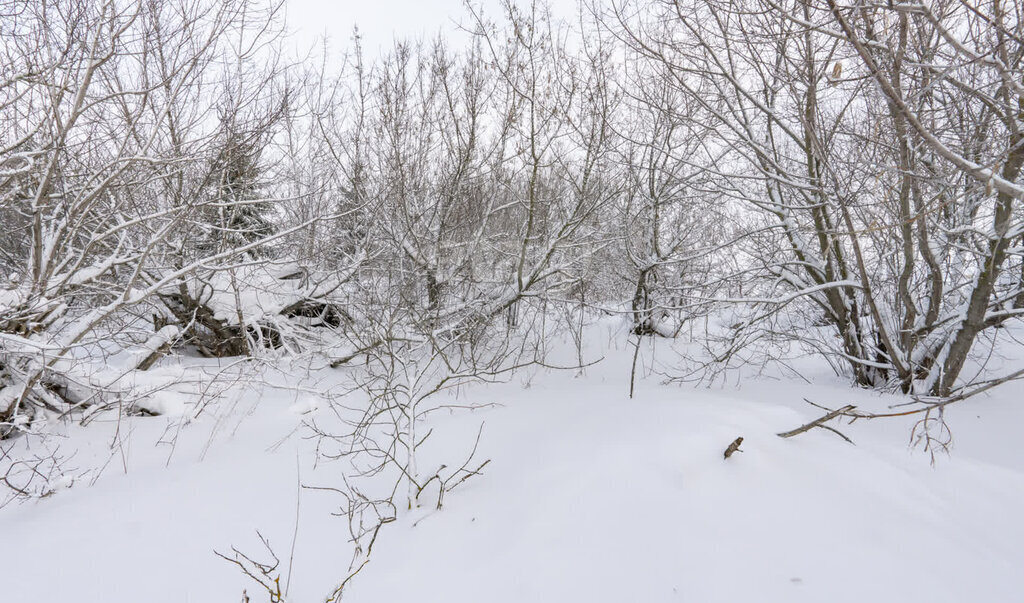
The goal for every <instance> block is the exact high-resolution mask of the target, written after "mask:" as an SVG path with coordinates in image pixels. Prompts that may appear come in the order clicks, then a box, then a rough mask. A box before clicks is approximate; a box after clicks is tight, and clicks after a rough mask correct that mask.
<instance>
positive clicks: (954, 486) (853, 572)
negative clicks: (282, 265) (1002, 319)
mask: <svg viewBox="0 0 1024 603" xmlns="http://www.w3.org/2000/svg"><path fill="white" fill-rule="evenodd" d="M592 335H593V336H592V342H593V343H594V346H593V347H592V348H591V349H590V351H589V356H590V357H591V358H597V357H603V360H602V361H601V362H599V363H597V364H595V365H593V366H590V367H588V368H587V369H586V370H585V371H583V372H574V371H548V370H535V371H531V372H530V373H529V374H525V373H523V374H519V375H517V376H516V377H514V378H513V379H512V380H511V381H510V382H508V383H501V384H491V385H476V386H471V387H467V388H464V389H462V390H461V391H459V392H458V397H459V401H460V403H463V404H496V405H497V406H494V407H486V408H482V409H478V410H474V411H454V412H441V413H437V414H435V415H434V416H433V418H432V419H431V420H430V423H431V427H434V428H435V429H436V430H437V433H438V435H435V436H433V437H434V438H436V442H437V443H438V444H437V445H436V446H435V447H434V449H432V450H431V452H430V455H433V458H427V459H425V460H424V465H426V466H431V465H430V463H431V462H435V461H436V462H446V461H447V462H459V461H461V458H462V456H463V455H464V453H465V451H466V450H467V448H468V447H471V446H472V443H473V440H474V438H475V435H476V433H477V430H478V428H479V426H480V425H481V423H483V424H484V429H483V437H482V439H481V442H480V450H479V452H478V458H480V459H491V463H490V464H489V465H488V466H487V467H486V469H485V471H484V475H482V476H479V477H474V478H472V479H469V480H467V481H466V482H465V483H464V484H463V485H462V486H461V487H460V488H459V489H458V490H456V491H455V492H453V493H451V494H450V495H449V497H448V498H447V499H446V504H445V507H444V508H443V509H442V510H440V511H436V510H433V509H432V508H430V506H429V505H426V506H425V507H424V508H421V509H414V510H412V511H409V512H402V513H400V514H399V517H398V520H397V521H396V522H394V523H391V524H389V525H386V526H384V528H383V529H382V530H381V532H380V536H379V538H378V540H377V542H376V543H375V545H374V550H373V553H372V556H371V560H370V562H369V564H368V565H366V566H365V567H364V568H363V570H362V571H361V572H360V573H359V574H358V575H357V576H356V577H355V578H354V579H353V580H352V582H351V583H350V585H349V586H348V587H347V588H346V591H345V595H344V598H343V600H344V601H351V602H357V603H360V602H366V603H377V602H382V601H411V600H413V601H427V602H429V601H445V602H450V603H459V602H467V603H469V602H473V603H476V602H480V601H487V602H509V603H512V602H524V601H552V602H566V601H586V602H588V603H599V602H616V603H618V602H626V601H640V602H657V601H696V602H701V601H769V602H770V601H787V602H788V601H814V602H821V601H829V602H836V601H857V602H866V601H900V602H914V601H921V602H928V603H936V602H940V601H949V602H966V601H986V602H999V601H1006V602H1010V601H1021V600H1024V598H1022V597H1024V594H1022V593H1024V570H1022V568H1024V546H1022V545H1021V543H1022V542H1024V514H1022V513H1021V508H1022V503H1024V444H1022V441H1021V438H1020V436H1019V430H1020V427H1021V426H1022V425H1024V406H1022V405H1021V404H1020V390H1019V386H1017V385H1016V384H1010V385H1007V386H1004V387H1002V388H1001V389H997V390H995V391H994V392H993V393H992V394H991V395H989V396H987V397H980V398H978V399H972V400H969V401H966V402H964V403H962V404H960V405H953V406H951V407H950V408H949V410H948V412H947V418H948V420H949V424H950V427H951V428H952V430H953V436H954V448H953V450H952V454H951V455H949V456H946V455H940V456H938V457H937V458H936V462H935V464H934V465H932V464H931V462H930V461H931V459H930V456H929V455H928V454H926V453H923V452H921V451H920V450H915V449H911V448H909V447H908V442H909V440H910V433H911V427H912V425H913V424H914V422H915V420H916V419H915V418H913V417H907V418H897V419H887V420H876V421H870V422H869V421H858V422H856V423H854V424H853V425H848V426H844V427H843V428H842V429H843V431H844V433H845V434H846V435H848V436H850V437H851V438H852V439H853V440H854V442H856V445H850V444H848V443H846V442H845V441H843V440H842V439H840V438H839V437H838V436H836V435H834V434H831V433H828V432H826V431H824V430H820V429H817V430H812V431H810V432H808V433H805V434H802V435H799V436H797V437H795V438H792V439H786V440H784V439H781V438H779V437H777V436H776V435H775V434H776V433H777V432H780V431H785V430H788V429H792V428H794V427H797V426H798V425H800V424H802V423H805V422H807V421H809V420H811V419H813V418H816V417H817V416H819V415H820V414H821V412H820V411H819V410H818V409H815V408H813V407H811V406H810V405H808V404H806V403H805V402H804V401H803V399H804V398H808V399H810V400H812V401H815V402H817V403H820V404H823V405H827V406H831V407H836V406H841V405H844V404H857V405H858V406H860V407H862V408H866V409H875V410H881V409H885V408H887V407H888V406H889V405H891V404H895V403H899V402H901V401H902V400H901V399H899V398H896V397H887V396H880V395H878V394H875V393H872V392H867V391H859V390H854V389H851V388H850V387H848V385H847V384H846V383H844V381H843V380H842V379H839V378H837V377H834V376H833V375H831V373H829V372H828V371H827V368H825V367H823V366H813V365H808V366H806V367H801V372H802V374H803V375H804V377H806V378H807V380H808V381H809V382H808V381H804V380H801V379H797V378H794V377H788V378H772V377H771V375H770V371H769V372H768V373H769V374H768V375H762V376H760V377H757V378H755V377H753V376H751V377H749V378H743V379H739V380H738V381H739V384H738V385H735V383H736V380H731V381H730V385H728V386H722V387H716V388H714V389H694V388H691V387H687V386H677V385H665V384H662V383H661V381H662V378H661V377H659V376H658V375H657V374H645V375H644V378H642V379H640V380H639V382H638V386H637V392H636V395H635V397H634V398H633V399H629V397H628V383H629V369H630V362H631V359H632V348H631V347H630V346H627V345H626V344H625V343H624V341H625V336H624V334H623V332H622V331H621V330H617V329H616V328H615V325H614V324H613V323H610V322H606V323H602V324H601V325H599V326H597V327H595V328H594V329H593V333H592ZM566 345H567V344H566ZM656 345H657V346H658V350H657V353H656V354H655V355H654V358H656V359H657V360H658V361H660V362H662V363H670V362H671V360H672V353H671V351H670V350H669V349H668V347H667V343H665V341H664V340H659V341H658V342H657V343H656ZM651 357H652V351H651V348H650V347H649V346H645V348H644V353H643V354H642V356H641V360H642V362H641V364H642V365H644V366H649V365H650V364H651ZM179 362H183V361H181V360H175V359H167V360H165V361H163V363H162V364H161V365H160V367H159V369H158V370H164V371H170V370H178V367H177V366H176V363H179ZM204 362H205V363H206V365H207V368H206V369H205V371H206V372H209V371H210V370H211V365H210V361H204ZM186 364H187V362H186ZM189 370H191V371H194V372H196V373H197V374H205V373H204V370H203V369H201V368H198V367H192V368H190V369H189ZM341 373H342V371H333V372H332V371H330V370H329V369H328V370H325V371H322V372H317V371H313V372H311V373H308V374H305V373H304V374H302V375H301V376H296V377H295V382H298V381H299V380H300V377H301V384H302V388H300V389H294V388H291V387H289V386H290V385H293V384H294V383H293V382H292V381H290V380H289V379H288V378H285V377H283V376H282V375H280V374H276V373H275V374H274V375H273V376H272V377H271V379H272V382H275V383H276V384H277V385H279V386H280V387H270V388H253V387H248V386H247V387H242V386H241V385H239V386H233V387H230V388H227V389H225V390H224V391H223V392H221V393H220V394H219V396H218V398H217V400H216V401H215V402H214V403H211V404H210V406H209V407H207V408H206V409H205V410H204V411H203V412H202V413H201V414H200V415H199V417H198V418H196V419H194V420H191V421H188V422H183V421H182V419H181V417H180V416H161V417H131V418H124V419H122V420H121V421H120V422H117V421H114V420H113V419H111V420H109V421H104V420H101V419H98V420H96V421H94V422H93V423H92V424H90V425H88V426H87V427H77V426H75V427H69V428H68V429H67V436H66V437H65V438H62V439H61V440H60V441H59V442H55V444H59V445H60V448H61V451H62V453H64V454H70V453H71V452H72V451H76V454H75V456H74V457H73V458H72V459H71V461H69V462H68V464H67V466H68V469H69V470H68V473H69V475H72V474H74V472H73V471H71V470H70V468H71V467H75V466H77V467H80V469H81V470H80V472H79V473H80V474H85V473H86V471H87V470H88V469H89V468H92V467H95V466H97V465H100V464H103V463H106V468H105V470H104V472H103V474H102V476H100V477H99V479H97V480H96V482H95V483H94V484H92V485H89V481H90V480H89V476H88V475H82V476H81V477H80V479H79V480H78V481H77V482H75V483H74V484H72V485H71V486H70V487H68V488H65V489H61V490H59V491H57V492H55V493H54V494H53V495H51V496H48V497H46V498H44V499H41V500H38V501H34V502H30V503H26V504H20V505H19V504H13V505H9V506H7V507H5V508H3V509H0V534H2V535H3V540H2V545H0V567H2V568H3V572H2V573H3V576H4V587H3V590H2V591H0V592H2V595H0V601H4V602H7V601H11V602H58V601H74V602H75V603H87V602H97V603H99V602H102V603H128V602H131V603H137V602H142V601H145V602H163V601H167V602H177V603H180V602H211V603H212V602H237V601H240V600H241V599H242V592H243V589H246V590H247V592H248V594H249V596H250V598H251V600H252V601H254V602H255V601H265V600H267V596H266V593H262V592H260V591H259V589H258V587H256V586H255V585H254V584H253V583H251V582H249V581H248V580H247V579H246V578H245V577H244V576H243V575H242V574H241V573H240V572H239V570H238V569H237V568H236V567H234V566H232V565H231V564H229V563H227V562H226V561H224V560H222V559H220V558H218V557H217V556H215V554H214V551H215V550H216V551H220V552H222V553H226V554H229V555H230V552H231V547H232V546H235V547H237V548H238V549H239V550H242V551H244V552H246V553H249V554H251V555H252V556H254V557H257V558H264V557H267V555H266V554H265V553H264V551H263V550H262V548H261V546H262V545H260V541H259V539H258V537H257V535H256V530H259V531H260V533H261V534H263V536H265V537H266V538H267V539H268V540H269V542H270V543H271V545H272V546H273V549H274V551H275V552H276V553H277V554H278V556H279V557H280V558H281V565H280V574H281V583H282V586H287V587H288V600H289V601H296V602H298V601H322V600H323V597H324V596H325V595H326V594H328V593H329V592H330V591H331V590H332V589H333V588H334V587H335V586H336V585H337V583H338V582H339V581H340V580H341V579H343V578H344V577H345V576H346V575H347V574H348V571H349V570H348V565H349V561H350V558H351V549H350V545H349V543H348V531H347V526H346V522H345V520H344V519H343V518H338V517H334V516H332V515H331V512H332V511H336V510H337V503H338V499H337V496H336V495H332V494H331V493H329V492H324V491H317V490H310V489H300V488H298V484H299V483H300V482H301V483H303V484H307V485H314V486H337V485H340V483H339V482H340V478H339V476H340V474H341V473H342V472H343V471H344V468H343V466H342V465H341V462H340V461H339V462H335V463H325V462H319V463H317V462H315V461H316V457H315V455H314V454H313V448H314V446H315V441H314V440H311V439H309V438H307V437H305V436H307V435H308V431H307V430H305V429H303V428H302V427H301V423H302V422H303V421H304V420H310V419H311V418H317V420H318V421H321V420H322V421H324V422H329V421H330V420H331V416H332V415H333V413H331V412H330V410H329V408H327V404H326V400H327V399H328V398H330V397H332V396H334V395H335V393H336V392H337V391H340V389H337V388H339V385H338V384H339V383H340V379H341V376H340V374H341ZM239 383H241V381H240V382H239ZM345 403H346V404H354V403H355V402H354V401H346V402H345ZM171 406H173V405H171ZM179 410H180V412H184V413H187V412H188V411H189V410H190V409H187V408H184V409H179ZM192 410H194V409H192ZM179 414H180V413H179ZM737 436H742V437H743V438H744V442H743V446H742V450H743V452H742V453H738V454H735V455H733V456H732V457H731V458H729V459H728V460H725V459H723V458H722V457H723V451H724V450H725V448H726V447H727V446H728V445H729V443H730V442H732V441H733V440H734V439H735V438H736V437H737ZM113 441H120V442H123V445H120V446H115V447H114V448H113V452H111V446H110V444H111V442H113ZM35 445H36V446H37V447H38V446H39V444H38V443H36V444H35ZM293 549H294V553H292V550H293ZM289 568H290V570H289Z"/></svg>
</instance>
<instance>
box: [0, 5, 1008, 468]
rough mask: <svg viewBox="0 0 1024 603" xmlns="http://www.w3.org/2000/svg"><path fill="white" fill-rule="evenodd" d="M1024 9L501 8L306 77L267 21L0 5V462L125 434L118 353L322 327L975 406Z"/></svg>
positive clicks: (384, 347)
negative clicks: (572, 14)
mask: <svg viewBox="0 0 1024 603" xmlns="http://www.w3.org/2000/svg"><path fill="white" fill-rule="evenodd" d="M1021 10H1022V9H1021V7H1020V6H1019V5H1018V4H1014V3H1009V4H1007V3H1005V2H1002V1H1000V0H993V1H992V2H984V3H981V4H978V3H972V2H966V1H962V0H934V1H930V2H924V3H918V2H895V3H889V4H885V5H879V4H876V3H867V2H860V1H853V2H847V3H839V2H837V1H835V0H790V1H780V0H728V1H726V0H676V1H667V0H621V1H618V2H608V3H604V4H600V3H598V4H594V5H592V6H589V7H586V8H585V9H584V10H583V11H582V12H581V14H580V15H579V18H578V19H577V20H576V21H575V22H570V23H566V22H561V21H557V20H555V19H553V18H551V16H550V15H549V13H548V12H547V11H546V9H545V7H544V6H543V5H542V4H539V3H526V2H522V3H516V2H506V3H503V4H502V6H501V10H499V11H498V12H497V13H496V14H493V15H491V14H485V13H483V12H480V11H479V10H476V9H473V8H470V9H469V10H468V11H467V15H466V23H467V26H466V27H467V31H468V32H469V33H470V34H471V36H470V40H471V41H470V43H468V44H467V45H465V46H464V47H460V48H452V47H451V46H449V45H448V44H447V43H446V42H445V41H444V40H431V41H424V40H420V41H411V42H400V43H397V44H396V45H395V46H394V47H393V49H392V50H390V51H388V52H386V53H384V55H383V56H381V57H379V58H376V59H368V58H366V57H365V56H364V55H363V54H362V52H361V51H360V49H359V39H358V36H356V37H355V38H354V39H353V44H352V46H351V48H350V50H349V52H348V53H347V54H346V55H345V56H346V58H345V59H344V60H343V61H341V62H339V63H337V64H332V63H330V62H326V61H321V62H319V63H318V64H313V63H312V62H311V61H304V62H303V61H297V60H295V61H289V60H286V59H285V58H284V55H283V54H282V52H281V48H282V45H281V43H280V42H281V40H282V39H283V38H282V31H283V24H282V22H281V13H282V10H281V6H280V5H279V4H276V3H265V2H257V1H255V0H231V1H228V2H220V1H218V2H212V1H210V2H208V1H204V0H150V1H146V2H142V1H138V2H133V1H127V0H125V1H117V0H107V1H105V2H91V1H85V0H82V1H73V2H67V1H61V2H51V1H48V0H2V1H0V273H2V274H0V276H3V279H4V283H3V290H2V291H0V438H5V437H9V436H11V435H14V434H17V433H22V432H26V431H32V422H33V421H34V420H36V419H40V418H45V417H53V416H55V415H57V416H69V413H72V414H73V412H74V411H75V410H81V409H84V408H87V407H97V406H103V405H106V404H110V403H112V401H113V400H115V399H116V400H117V403H118V407H119V408H121V407H124V404H123V402H124V398H125V397H126V396H130V395H131V392H128V391H126V390H125V389H124V388H123V387H120V386H119V385H117V384H118V383H119V381H120V379H121V376H119V375H117V374H111V373H110V371H109V370H107V371H106V372H103V371H95V370H92V369H90V368H89V366H90V365H89V362H90V359H91V358H95V357H96V356H97V355H99V354H104V353H108V352H109V351H110V350H111V349H131V348H132V347H135V348H140V349H142V350H143V351H148V352H150V353H146V354H144V355H143V356H144V358H142V361H141V362H138V363H135V364H133V365H128V366H126V367H125V370H129V371H131V370H144V369H146V368H148V367H150V366H152V365H153V364H154V363H155V361H156V359H157V358H158V357H159V354H161V353H166V352H167V351H169V350H171V349H178V350H181V351H183V352H185V353H199V354H204V355H212V356H233V355H242V356H245V355H250V356H252V355H260V354H266V353H277V354H288V353H299V352H310V351H312V352H316V351H317V350H318V349H319V348H318V347H317V346H319V345H322V344H323V342H324V341H325V340H324V338H323V337H321V336H319V335H317V336H313V335H310V329H315V328H320V327H326V328H327V330H328V331H330V333H331V336H330V337H331V338H333V341H335V342H336V343H337V342H344V343H345V345H343V346H338V345H334V346H333V347H330V348H329V351H327V352H326V353H327V355H328V356H329V358H328V360H329V361H330V363H331V364H332V365H333V366H340V365H342V364H346V363H348V362H350V361H352V360H353V359H355V358H357V357H360V356H361V355H367V356H366V357H367V358H369V359H370V360H369V361H368V362H370V363H371V364H373V363H374V362H376V363H377V364H378V365H380V367H385V368H387V367H390V368H389V370H383V369H382V370H380V371H377V374H380V375H387V374H391V373H392V371H391V370H390V369H391V368H394V365H393V364H392V363H391V362H392V359H393V357H394V355H395V354H397V353H399V352H398V351H396V350H400V351H401V352H400V353H401V354H402V355H404V356H403V359H402V363H401V364H402V365H405V366H418V365H419V364H418V363H422V362H426V364H427V365H430V366H434V365H436V364H437V363H438V362H440V364H442V365H445V366H449V368H451V367H458V368H452V369H451V370H450V371H448V372H449V373H451V374H456V375H462V376H464V375H466V374H468V373H467V371H466V364H465V362H467V361H471V364H472V365H473V366H478V367H480V370H481V371H482V374H494V373H495V371H501V370H505V369H504V368H502V367H512V366H518V365H519V364H520V363H521V362H523V360H524V358H526V357H527V356H529V357H530V358H531V359H536V356H530V354H532V353H533V352H530V351H528V350H529V349H532V348H530V346H526V345H524V344H523V341H524V339H523V337H527V338H528V337H533V341H535V342H540V341H542V340H543V338H544V336H545V334H547V333H548V332H549V331H550V330H551V329H552V328H555V327H554V326H553V325H555V324H558V323H560V322H561V323H567V322H568V321H567V320H561V319H557V318H555V317H561V318H562V319H568V318H570V317H572V316H581V315H582V311H581V310H579V309H581V308H601V309H603V310H606V311H613V312H621V313H622V314H623V315H624V316H626V317H628V318H629V320H630V321H631V323H632V333H634V334H635V335H636V336H637V337H642V336H668V337H672V336H676V335H678V333H679V332H680V328H679V327H680V325H681V324H682V321H684V320H686V319H692V318H693V317H695V316H708V315H710V314H713V313H719V314H720V315H721V316H726V315H728V317H729V318H728V320H722V321H712V322H706V323H704V324H708V325H712V327H711V328H709V329H708V330H707V331H706V332H704V333H701V334H700V335H699V338H700V339H701V340H702V341H704V342H706V344H707V348H708V349H709V351H711V352H712V358H711V361H712V362H718V363H722V362H725V363H728V362H729V361H730V359H732V358H733V355H734V352H736V350H737V349H738V348H739V347H741V346H743V345H749V344H751V342H757V341H763V340H775V341H778V340H780V339H788V340H791V341H797V342H798V343H799V344H801V345H802V346H804V347H805V348H807V349H811V350H814V351H815V352H817V353H821V354H822V355H824V356H825V357H826V358H828V359H829V360H830V362H832V363H833V365H834V366H835V367H836V369H837V370H839V371H842V372H844V373H847V374H849V375H850V376H851V377H852V379H853V381H854V382H855V383H857V384H859V385H862V386H870V387H879V388H885V389H889V390H901V391H903V392H908V393H916V394H928V395H934V396H940V397H949V396H951V395H956V394H962V393H963V391H964V388H965V387H969V386H971V385H972V384H977V383H978V381H979V379H981V377H979V376H978V374H980V373H978V370H977V368H976V367H978V366H981V364H982V363H980V362H978V361H977V359H978V358H983V357H984V356H985V355H986V354H987V353H988V352H989V351H991V350H992V349H993V348H994V346H995V345H996V340H997V339H998V338H999V337H1000V335H1002V334H1003V333H1007V334H1009V333H1011V332H1012V330H1011V329H1003V327H1005V326H1006V324H1007V322H1008V321H1010V320H1012V319H1014V318H1016V317H1018V316H1020V314H1021V312H1024V261H1022V251H1021V250H1022V249H1024V229H1022V228H1021V209H1020V199H1021V196H1022V195H1024V185H1022V184H1021V183H1020V170H1021V167H1022V165H1024V148H1022V146H1021V145H1022V142H1024V135H1022V133H1021V131H1020V127H1021V119H1022V116H1024V84H1022V81H1024V80H1022V78H1021V75H1022V72H1021V59H1022V56H1021V55H1022V52H1024V37H1022V36H1024V31H1022V24H1021ZM261 295H262V296H263V297H262V298H261V297H260V296H261ZM268 298H270V299H274V300H276V303H272V302H267V301H266V300H267V299H268ZM254 300H257V301H261V303H255V302H254ZM573 309H576V310H579V311H578V312H576V313H574V312H575V310H573ZM574 324H577V323H574ZM715 324H717V325H721V328H717V327H714V326H713V325H715ZM111 342H114V344H116V345H114V346H113V347H111ZM481 342H492V343H493V344H494V345H492V346H491V349H492V350H493V353H492V354H490V355H488V354H484V353H482V352H481V350H482V349H483V348H482V347H481ZM453 346H454V347H453ZM462 346H465V347H462ZM323 349H324V350H328V348H327V347H324V348H323ZM339 349H340V350H341V351H340V352H339ZM459 350H463V351H465V350H472V351H471V352H466V353H465V354H464V357H463V356H460V354H463V351H459ZM409 354H412V355H414V356H417V355H418V356H417V357H416V358H412V357H409V356H408V355H409ZM456 357H459V358H460V359H459V360H454V359H455V358H456ZM449 359H450V360H449ZM968 367H969V368H968ZM108 368H109V367H108ZM431 370H433V369H431ZM442 373H444V371H442V372H441V373H438V375H439V376H438V377H437V378H438V379H441V380H444V379H446V378H447V376H446V375H445V374H442ZM469 373H472V371H469ZM1012 376H1015V374H1013V373H1009V374H1002V375H995V376H994V377H995V378H997V379H999V378H1009V377H1012ZM990 377H992V376H991V375H990V376H989V377H985V378H990ZM382 378H383V377H382ZM367 383H369V382H367ZM378 385H379V384H377V385H369V384H367V385H366V387H365V389H366V390H367V391H377V390H378V389H379V388H378ZM381 387H384V386H381ZM384 389H385V390H386V392H385V394H381V395H378V396H376V397H374V399H375V400H378V401H381V404H382V405H383V406H381V410H382V411H383V410H387V412H391V411H392V410H394V408H396V407H395V406H394V405H393V404H390V403H386V400H388V399H390V398H389V396H390V397H391V398H393V395H392V394H394V393H395V391H394V388H391V389H388V387H384ZM128 406H131V405H128ZM399 406H401V405H399ZM400 414H402V416H403V417H404V418H403V419H401V420H399V419H396V420H395V421H393V423H395V424H396V425H398V424H399V423H401V425H399V426H398V427H396V430H395V431H394V434H395V435H394V437H393V441H392V445H400V446H404V447H405V450H406V451H407V454H406V456H407V457H409V458H410V459H411V458H412V457H413V456H414V455H413V454H412V452H413V450H414V447H415V436H414V432H415V423H416V416H417V415H416V411H415V409H413V410H412V411H411V414H410V413H409V412H405V411H403V412H402V413H400ZM403 421H404V423H403ZM402 434H404V435H402ZM403 438H405V440H403ZM409 462H411V461H409ZM413 473H415V472H411V473H410V480H411V482H413V483H415V482H416V480H417V479H419V478H417V477H416V476H415V475H412V474H413Z"/></svg>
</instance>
